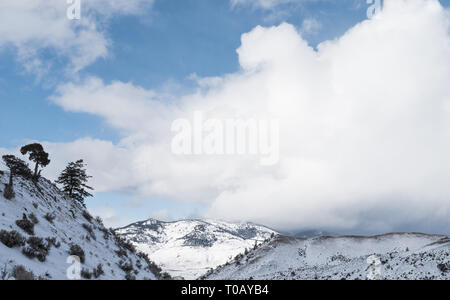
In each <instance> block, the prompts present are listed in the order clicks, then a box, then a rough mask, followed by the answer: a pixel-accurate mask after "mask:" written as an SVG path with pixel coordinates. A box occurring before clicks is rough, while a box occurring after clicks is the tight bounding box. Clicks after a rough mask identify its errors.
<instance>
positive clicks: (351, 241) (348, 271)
mask: <svg viewBox="0 0 450 300" xmlns="http://www.w3.org/2000/svg"><path fill="white" fill-rule="evenodd" d="M367 278H369V279H400V280H404V279H450V238H449V237H447V236H442V235H425V234H418V233H395V234H386V235H379V236H373V237H355V236H353V237H352V236H349V237H319V238H312V239H301V238H290V237H286V236H277V237H275V238H274V239H272V240H270V241H269V242H267V243H264V244H263V245H261V246H260V247H258V248H257V249H255V250H253V251H250V252H249V253H248V254H245V255H242V256H240V257H237V258H236V259H235V260H234V261H232V262H230V263H227V264H226V265H223V266H220V267H219V268H217V269H216V270H214V271H212V272H209V273H208V274H207V275H205V276H204V277H203V278H202V279H210V280H223V279H227V280H228V279H234V280H241V279H282V280H284V279H288V280H289V279H306V280H313V279H331V280H341V279H347V280H352V279H353V280H354V279H367Z"/></svg>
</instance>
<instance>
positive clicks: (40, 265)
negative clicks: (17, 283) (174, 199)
mask: <svg viewBox="0 0 450 300" xmlns="http://www.w3.org/2000/svg"><path fill="white" fill-rule="evenodd" d="M7 182H8V173H5V174H3V175H1V174H0V233H3V241H5V240H6V239H5V238H4V234H5V232H8V233H9V232H11V231H17V232H18V233H19V234H20V235H21V236H23V238H24V239H29V238H30V237H37V238H43V245H44V246H45V245H48V242H47V241H46V240H45V239H46V238H54V239H55V240H54V245H51V246H50V249H49V251H48V255H47V256H46V257H45V261H43V262H41V261H39V260H38V258H29V257H27V256H25V255H24V254H23V249H25V248H27V247H29V246H30V244H29V243H28V242H25V244H23V245H18V246H15V247H12V248H9V247H7V246H6V245H5V243H4V242H3V241H2V240H1V236H0V279H13V276H12V275H13V269H14V268H15V267H16V266H23V267H24V268H25V269H26V271H31V272H32V273H33V275H34V277H35V278H36V279H38V278H41V279H67V276H66V272H67V269H68V268H69V267H70V266H71V264H68V263H67V259H68V256H69V250H70V247H71V245H72V244H76V245H78V246H80V247H81V249H82V250H83V251H84V253H85V262H84V263H83V264H82V268H83V269H84V270H85V271H87V272H84V274H85V278H87V277H89V275H88V274H89V273H90V274H92V273H93V270H94V269H96V268H97V267H98V266H99V264H101V265H102V269H103V272H104V274H102V275H101V276H98V279H104V280H106V279H125V278H128V279H134V277H135V278H136V279H156V276H155V275H154V273H153V272H152V271H151V270H150V268H152V270H153V269H154V268H155V266H154V265H151V264H149V263H148V262H147V261H146V259H145V258H143V257H138V256H137V254H136V253H133V250H129V249H126V248H127V245H126V244H124V243H123V242H120V239H118V238H117V237H116V236H115V235H114V233H113V232H112V231H110V230H107V229H106V228H105V227H104V226H103V225H102V224H101V220H99V219H91V220H88V219H89V215H88V214H86V212H85V210H84V209H83V208H82V207H81V206H80V205H79V204H78V203H75V202H74V201H72V200H69V199H66V198H65V197H64V195H63V194H62V193H61V192H60V191H59V190H58V189H57V188H56V187H55V186H54V185H53V184H52V183H51V182H49V181H48V180H46V179H44V178H40V179H39V182H38V184H37V187H36V186H35V185H34V184H33V182H31V181H25V180H22V179H19V178H15V180H14V189H15V192H16V197H15V198H14V199H12V200H7V199H5V198H4V197H3V190H4V187H5V183H7ZM24 214H25V215H26V218H27V219H28V220H32V219H33V215H34V216H35V217H36V219H37V221H38V223H37V224H35V225H34V235H31V234H28V233H26V232H25V231H24V230H22V229H21V228H19V227H18V225H17V224H16V220H20V219H22V218H23V215H24ZM47 214H53V216H54V217H55V218H54V220H52V221H49V220H47V219H46V218H45V216H46V215H47ZM91 229H92V233H90V232H89V231H90V230H91ZM2 230H3V231H2ZM10 246H11V245H10ZM47 247H48V246H47ZM41 248H42V247H41ZM128 248H130V247H128ZM44 252H45V251H44ZM44 256H45V255H44ZM41 259H42V258H41ZM119 265H121V266H119ZM156 269H157V268H156ZM155 273H158V272H156V271H155ZM94 277H95V276H92V277H91V278H92V279H94Z"/></svg>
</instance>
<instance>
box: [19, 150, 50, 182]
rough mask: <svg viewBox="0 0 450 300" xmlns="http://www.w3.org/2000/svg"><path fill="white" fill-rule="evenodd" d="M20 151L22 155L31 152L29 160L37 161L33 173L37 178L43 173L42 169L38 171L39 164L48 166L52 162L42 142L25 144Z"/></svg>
mask: <svg viewBox="0 0 450 300" xmlns="http://www.w3.org/2000/svg"><path fill="white" fill-rule="evenodd" d="M20 153H22V155H26V154H27V153H30V156H29V160H31V161H33V162H35V163H36V165H35V166H34V175H33V177H34V178H35V179H37V178H39V176H40V174H41V172H40V171H39V172H38V169H39V165H40V166H41V167H46V166H47V165H48V164H49V163H50V160H49V159H48V153H47V152H45V151H44V148H43V147H42V145H41V144H29V145H26V146H23V147H22V148H21V149H20Z"/></svg>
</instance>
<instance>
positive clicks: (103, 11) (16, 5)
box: [0, 0, 153, 75]
mask: <svg viewBox="0 0 450 300" xmlns="http://www.w3.org/2000/svg"><path fill="white" fill-rule="evenodd" d="M152 3H153V0H131V1H120V0H112V1H108V0H89V1H83V0H81V8H82V10H81V19H80V20H69V19H68V18H67V13H66V12H67V9H68V7H69V6H68V4H67V3H66V1H61V0H33V1H28V0H14V1H13V0H5V1H0V20H1V21H2V25H1V26H0V50H3V49H5V48H8V47H13V48H14V49H15V50H16V52H17V56H16V57H17V59H18V61H19V62H21V63H22V64H23V65H24V69H25V70H26V71H28V72H32V73H36V74H38V75H42V74H44V73H46V72H47V71H48V70H49V69H50V68H51V67H52V63H54V62H55V61H57V60H61V61H63V62H64V61H65V62H66V64H67V70H68V71H69V72H71V73H73V72H78V71H79V70H81V69H83V68H85V67H86V66H88V65H90V64H92V63H93V62H94V61H96V60H97V59H99V58H105V57H107V55H108V48H109V46H110V44H111V42H110V41H109V40H108V38H107V36H106V34H105V32H104V28H105V24H106V23H107V21H108V19H109V18H111V17H112V16H116V15H127V14H134V15H136V14H141V13H142V12H143V11H144V8H146V7H150V6H151V5H152ZM55 57H57V58H58V59H55Z"/></svg>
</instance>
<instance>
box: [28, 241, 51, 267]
mask: <svg viewBox="0 0 450 300" xmlns="http://www.w3.org/2000/svg"><path fill="white" fill-rule="evenodd" d="M27 244H28V246H27V247H25V248H23V249H22V253H23V254H24V255H25V256H27V257H28V258H31V259H33V258H37V259H38V260H39V261H40V262H44V261H45V259H46V258H47V255H48V252H49V250H50V246H49V245H48V244H46V243H44V240H43V239H42V238H40V237H34V236H33V237H30V238H29V239H28V240H27Z"/></svg>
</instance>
